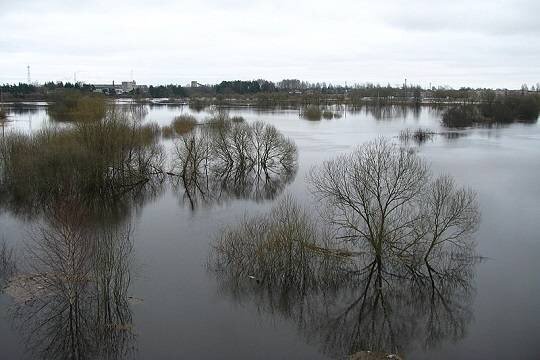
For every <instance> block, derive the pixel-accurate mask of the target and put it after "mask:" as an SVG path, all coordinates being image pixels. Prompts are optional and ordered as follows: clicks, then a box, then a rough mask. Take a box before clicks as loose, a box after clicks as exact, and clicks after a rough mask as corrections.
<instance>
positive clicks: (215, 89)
mask: <svg viewBox="0 0 540 360" xmlns="http://www.w3.org/2000/svg"><path fill="white" fill-rule="evenodd" d="M64 89H75V90H80V91H83V92H92V91H94V90H95V89H96V88H95V86H94V85H91V84H83V83H80V82H79V83H70V82H66V83H64V82H46V83H45V84H43V85H35V84H25V83H19V84H4V85H0V90H1V91H2V93H3V94H4V95H5V98H8V99H9V98H13V99H34V98H40V99H47V97H48V95H49V94H50V93H51V92H55V91H58V90H64ZM492 93H495V91H494V90H491V89H473V88H470V87H462V88H459V89H453V88H450V87H445V86H440V87H430V88H423V87H421V86H419V85H414V84H409V85H407V84H402V85H391V84H386V85H381V84H374V83H365V84H353V85H341V84H340V85H336V84H331V83H325V82H315V83H311V82H307V81H301V80H299V79H283V80H281V81H278V82H272V81H268V80H264V79H257V80H233V81H222V82H220V83H218V84H213V85H212V84H208V85H198V86H196V87H184V86H181V85H175V84H168V85H150V86H149V87H148V88H147V89H141V88H138V89H135V90H133V91H131V92H130V93H128V94H122V96H126V95H127V96H143V97H144V96H146V97H151V98H216V99H217V101H219V102H220V103H224V102H225V100H226V99H227V97H231V96H235V98H237V99H251V100H255V101H256V102H257V103H259V104H272V103H281V102H291V100H294V101H293V102H294V103H304V104H306V103H310V104H319V103H321V102H324V101H326V100H329V99H330V100H332V101H334V102H337V103H339V102H343V103H346V102H349V103H360V102H364V101H377V102H381V103H392V102H407V103H413V104H420V103H421V102H423V101H424V102H449V103H481V102H485V101H486V99H487V98H486V95H485V94H492ZM531 93H540V83H539V84H537V85H532V86H528V85H526V84H524V85H522V86H521V89H519V90H506V89H502V90H497V93H496V95H497V96H498V97H502V96H513V97H515V96H522V95H527V94H531ZM110 95H111V96H117V95H116V94H114V93H111V94H110ZM490 96H491V95H490Z"/></svg>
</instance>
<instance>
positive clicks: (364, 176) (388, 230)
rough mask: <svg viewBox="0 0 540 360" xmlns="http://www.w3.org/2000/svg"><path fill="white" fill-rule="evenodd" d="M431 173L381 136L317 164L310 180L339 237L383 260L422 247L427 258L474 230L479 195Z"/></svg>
mask: <svg viewBox="0 0 540 360" xmlns="http://www.w3.org/2000/svg"><path fill="white" fill-rule="evenodd" d="M431 177H432V176H431V173H430V171H429V168H428V166H427V165H426V163H425V162H424V161H423V160H422V159H421V158H420V157H419V156H418V155H417V154H416V153H415V152H413V151H411V150H409V149H406V148H402V147H398V146H397V145H394V144H392V143H390V142H389V141H388V140H386V139H384V138H380V139H377V140H375V141H372V142H369V143H367V144H365V145H363V146H361V147H359V148H358V149H356V150H355V151H353V152H352V153H351V154H346V155H341V156H338V157H337V158H336V159H333V160H329V161H326V162H325V163H324V164H323V165H321V166H318V167H315V168H313V169H312V171H311V173H310V175H309V179H308V180H309V183H310V186H311V188H312V190H313V193H314V194H315V196H316V198H317V199H318V200H319V201H322V202H323V203H324V205H325V206H324V207H323V208H324V209H325V211H324V214H323V215H324V216H325V218H326V219H327V220H328V221H329V223H330V224H331V225H332V226H334V227H335V228H336V231H337V232H338V233H339V237H340V238H341V239H343V240H345V241H350V242H353V243H354V244H355V245H356V246H358V247H361V248H367V249H369V250H370V251H371V252H372V253H373V254H374V255H375V257H376V259H377V261H378V262H381V261H382V257H384V256H389V255H390V254H392V255H397V256H398V258H400V259H402V261H408V260H409V258H410V257H411V254H413V253H414V254H418V252H419V251H420V249H421V250H422V251H423V252H424V257H425V258H426V259H427V258H428V257H429V255H430V254H431V252H432V251H434V249H436V248H437V247H438V246H440V245H441V244H442V243H444V242H451V243H453V244H455V245H457V246H465V245H466V243H467V241H468V240H469V236H468V235H470V234H472V233H473V232H474V231H475V225H476V224H477V222H478V207H477V203H476V200H475V194H474V193H473V192H472V191H470V190H466V189H457V188H456V186H455V184H454V182H453V181H452V180H451V179H450V178H449V177H441V178H437V179H435V180H434V181H431Z"/></svg>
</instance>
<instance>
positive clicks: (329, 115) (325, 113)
mask: <svg viewBox="0 0 540 360" xmlns="http://www.w3.org/2000/svg"><path fill="white" fill-rule="evenodd" d="M322 117H323V118H325V119H326V120H331V119H333V118H334V113H333V112H332V111H331V110H324V111H323V112H322Z"/></svg>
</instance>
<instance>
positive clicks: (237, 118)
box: [231, 116, 246, 123]
mask: <svg viewBox="0 0 540 360" xmlns="http://www.w3.org/2000/svg"><path fill="white" fill-rule="evenodd" d="M231 121H232V122H233V123H241V122H244V121H246V120H245V119H244V118H243V117H242V116H233V117H231Z"/></svg>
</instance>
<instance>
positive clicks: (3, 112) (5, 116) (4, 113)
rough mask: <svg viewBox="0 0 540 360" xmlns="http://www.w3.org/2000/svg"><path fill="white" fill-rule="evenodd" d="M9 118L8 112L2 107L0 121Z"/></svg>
mask: <svg viewBox="0 0 540 360" xmlns="http://www.w3.org/2000/svg"><path fill="white" fill-rule="evenodd" d="M6 118H7V113H6V111H5V110H4V109H0V121H2V120H5V119H6Z"/></svg>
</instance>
